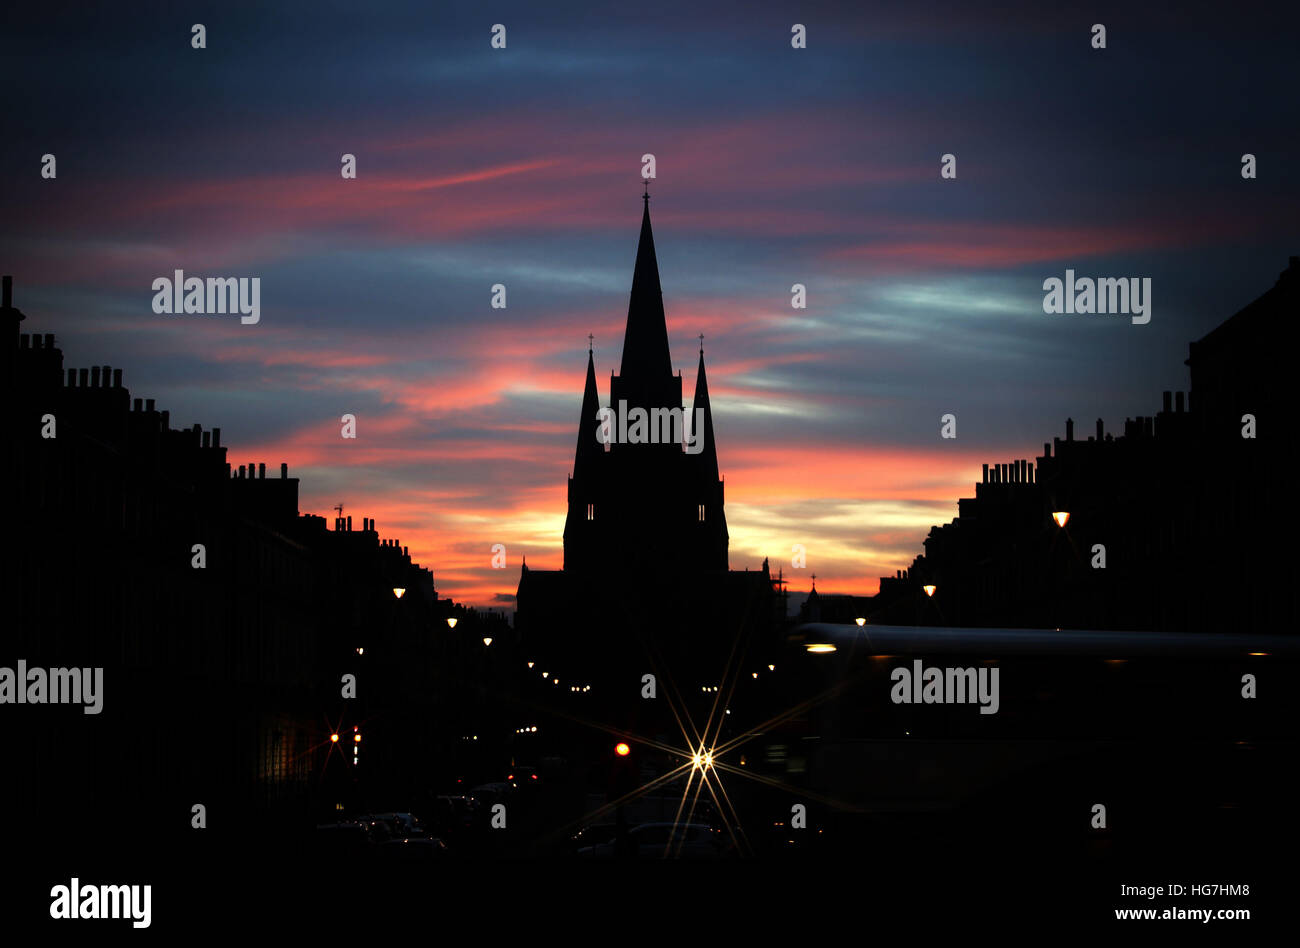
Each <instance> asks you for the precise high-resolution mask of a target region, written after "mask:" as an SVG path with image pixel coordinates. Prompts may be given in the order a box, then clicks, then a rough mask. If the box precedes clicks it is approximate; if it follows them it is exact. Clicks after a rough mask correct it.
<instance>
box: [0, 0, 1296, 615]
mask: <svg viewBox="0 0 1300 948" xmlns="http://www.w3.org/2000/svg"><path fill="white" fill-rule="evenodd" d="M1143 6H1144V7H1146V9H1144V10H1142V11H1141V12H1135V11H1133V10H1131V9H1130V8H1129V7H1130V5H1128V4H1117V5H1111V4H1087V5H1083V6H1080V7H1077V8H1074V9H1070V8H1069V7H1068V6H1066V7H1063V6H1061V5H1056V4H1024V5H1018V4H1008V5H1005V10H1006V11H1007V13H1006V16H1005V18H997V19H991V18H989V17H988V16H987V15H984V14H978V15H977V14H975V13H973V12H967V8H966V6H965V5H963V4H960V3H951V4H925V3H910V4H900V5H897V6H894V5H891V6H890V7H888V8H882V9H881V10H879V11H875V12H873V11H872V10H870V9H868V8H866V6H865V5H862V4H827V3H805V2H794V3H773V2H766V0H763V2H754V3H746V4H743V5H707V4H698V3H688V4H672V3H655V4H650V5H646V4H617V5H612V4H611V5H608V6H602V5H598V4H591V5H587V4H575V3H544V4H540V3H519V2H508V3H500V4H494V5H487V6H484V5H482V4H477V3H465V4H454V5H446V4H433V3H415V2H411V3H399V4H386V5H384V9H383V11H382V12H375V11H374V10H371V9H369V5H367V4H333V3H312V4H276V5H275V8H276V9H275V10H274V11H265V10H257V9H256V8H255V7H252V6H247V5H242V4H236V3H232V4H220V5H214V6H208V5H198V6H195V7H193V8H185V7H183V6H182V5H178V4H172V3H165V4H164V3H157V4H137V5H132V7H133V10H132V12H130V13H127V12H122V10H120V9H119V8H117V7H116V6H113V7H112V8H111V9H110V8H107V7H105V8H103V9H102V10H101V11H100V12H82V11H75V12H63V13H60V12H59V10H58V9H57V7H46V6H42V7H40V8H39V9H38V10H37V11H36V12H34V13H32V14H10V13H6V14H5V17H6V19H7V20H8V24H7V27H6V29H5V30H3V35H2V36H0V43H3V46H2V47H0V53H3V57H2V58H3V62H4V66H3V67H2V68H3V69H4V84H3V91H2V92H0V96H3V98H4V114H5V116H6V118H5V122H6V126H7V128H6V134H5V136H4V143H3V145H2V146H0V174H2V178H0V181H2V182H3V184H2V185H0V213H3V217H4V227H3V229H2V230H0V270H2V271H3V272H4V273H10V274H13V275H14V280H15V304H16V305H17V306H19V307H20V308H21V309H22V310H23V311H24V312H25V313H26V314H27V316H28V322H27V323H25V324H24V329H25V330H30V331H33V332H53V333H55V334H56V335H57V336H58V339H59V344H60V346H61V347H62V349H63V351H64V355H65V360H66V362H65V364H66V365H68V366H82V365H89V364H91V363H95V364H104V363H108V364H111V365H113V366H115V367H122V368H123V369H124V370H125V372H124V374H125V379H124V381H125V384H126V385H127V386H128V387H129V388H130V389H131V391H132V394H133V395H134V396H137V397H146V398H155V399H157V402H158V406H159V407H160V408H165V409H168V410H170V412H171V420H172V424H173V426H175V427H188V426H189V425H191V424H193V423H194V422H201V423H202V424H203V425H204V426H205V427H210V426H219V427H220V428H221V429H222V441H223V444H225V445H227V446H229V447H230V449H231V451H230V460H231V461H232V462H233V463H234V464H235V465H238V464H241V463H247V462H249V461H254V462H257V461H262V462H266V463H267V465H268V467H273V468H274V467H275V466H277V465H278V464H279V462H281V461H287V462H288V463H289V465H290V469H291V473H292V474H293V475H295V476H297V477H300V478H301V479H302V486H301V509H302V511H303V512H304V513H316V514H320V515H323V516H327V517H329V516H332V515H333V514H332V512H331V510H330V508H331V507H332V506H333V505H334V504H336V503H339V502H342V503H343V504H344V505H345V507H346V512H347V513H349V514H352V515H353V517H354V518H355V519H356V520H357V521H359V520H360V518H361V517H363V516H370V517H375V518H376V519H377V520H378V525H379V528H380V532H381V534H382V535H384V536H386V537H396V538H398V539H400V541H401V542H402V543H403V544H405V545H407V546H409V547H410V550H411V554H412V556H413V558H415V559H416V560H418V561H419V562H420V563H421V564H423V565H425V566H428V567H429V568H431V569H432V570H433V572H434V577H435V581H436V583H437V585H438V587H439V591H440V593H441V594H442V595H444V596H447V595H450V596H453V597H455V598H456V599H457V600H462V601H467V602H470V603H473V604H478V605H485V606H493V607H504V608H510V607H511V604H512V601H513V594H514V591H515V588H516V585H517V583H518V577H519V563H520V558H521V557H522V556H524V555H526V556H527V558H528V563H529V565H530V566H536V567H542V568H558V567H559V565H560V562H561V533H562V530H563V526H564V515H565V479H566V476H567V474H568V473H569V471H570V467H571V464H572V460H573V451H574V446H575V441H576V438H577V424H578V410H579V406H580V404H581V398H582V383H583V377H584V372H585V368H586V350H587V334H588V333H589V332H590V333H592V334H594V336H595V359H596V369H597V377H598V379H599V380H600V389H601V394H602V396H603V397H605V398H608V394H609V375H610V372H611V371H613V370H616V369H617V366H618V361H619V357H620V354H621V352H620V348H621V345H622V337H623V325H624V320H625V318H626V315H627V303H628V292H629V289H630V285H631V278H632V264H633V260H634V258H635V254H636V240H637V233H638V228H639V224H640V215H641V199H640V194H641V184H640V168H641V162H640V159H641V156H642V155H643V154H645V153H653V154H654V155H655V157H656V162H657V178H656V179H655V180H654V181H653V182H651V186H650V190H651V215H652V219H653V223H654V230H655V242H656V247H657V250H658V257H659V265H660V276H661V280H662V284H663V291H664V302H665V308H666V311H667V316H668V329H669V336H670V341H671V344H672V355H673V361H674V365H675V367H678V368H681V369H682V371H683V375H684V377H685V381H686V385H685V390H686V391H687V392H688V393H689V392H691V391H693V386H694V375H695V362H696V350H697V346H698V340H697V336H698V335H699V334H700V333H704V335H705V354H706V360H707V363H708V371H709V384H710V394H711V397H712V402H713V411H714V417H715V424H716V430H717V440H718V452H719V461H720V466H721V470H722V472H723V474H724V476H725V479H726V495H727V508H726V512H727V519H728V524H729V526H730V531H731V566H732V568H733V569H741V568H745V567H750V568H756V567H758V566H759V565H760V563H761V562H762V560H763V558H764V557H765V556H768V557H770V558H771V562H772V568H773V570H775V569H776V568H778V567H779V566H784V567H785V569H786V574H787V577H788V578H791V579H792V586H791V588H792V590H794V591H802V590H806V588H807V585H808V576H807V574H809V573H812V572H816V573H817V576H818V587H819V589H822V590H823V591H827V592H856V593H864V594H869V593H872V592H874V591H875V589H876V584H877V580H878V577H879V576H881V575H882V574H892V573H893V571H894V570H895V569H897V568H899V567H903V566H906V565H908V563H910V561H911V559H912V558H913V557H914V556H915V555H916V554H917V553H918V552H920V551H921V548H922V547H921V544H922V541H923V539H924V537H925V535H926V533H927V532H928V530H929V527H930V526H931V525H932V524H936V523H942V522H945V521H948V520H950V519H951V518H952V517H953V516H955V515H956V502H957V499H958V498H959V497H962V496H970V495H971V494H972V491H973V484H974V482H975V481H976V480H978V478H979V476H980V465H981V463H982V462H986V461H987V462H995V461H1008V460H1010V459H1012V458H1015V457H1031V458H1032V457H1033V456H1034V455H1036V454H1038V453H1040V452H1041V450H1042V444H1043V442H1044V441H1048V440H1050V439H1051V438H1052V437H1053V436H1057V435H1063V432H1064V420H1065V418H1066V417H1067V416H1072V417H1073V418H1075V420H1076V422H1077V423H1078V424H1079V425H1080V426H1081V429H1082V431H1083V433H1085V434H1086V433H1089V432H1091V430H1092V426H1093V423H1094V421H1095V419H1096V418H1098V417H1101V418H1103V419H1104V420H1105V422H1106V426H1107V430H1108V431H1119V430H1122V424H1123V420H1124V418H1125V417H1126V416H1134V415H1138V414H1152V413H1154V412H1155V410H1156V409H1158V407H1159V403H1160V392H1161V390H1163V389H1174V390H1177V389H1186V387H1187V375H1186V369H1185V367H1184V365H1183V360H1184V359H1185V358H1186V357H1187V343H1188V342H1189V341H1190V340H1192V339H1195V338H1198V337H1200V336H1202V335H1204V334H1205V333H1206V332H1208V331H1209V330H1210V329H1212V328H1213V327H1214V326H1215V325H1217V324H1218V323H1219V322H1221V321H1222V320H1223V319H1225V318H1227V317H1228V316H1230V315H1231V314H1232V313H1233V312H1235V311H1236V310H1237V309H1238V308H1240V307H1241V306H1243V305H1245V304H1246V303H1247V302H1249V301H1250V300H1252V299H1253V298H1255V297H1256V296H1258V295H1259V294H1260V293H1262V292H1264V291H1265V290H1267V289H1268V288H1269V287H1270V286H1272V284H1273V281H1274V280H1275V279H1276V277H1277V274H1278V272H1280V271H1281V270H1282V269H1283V268H1284V267H1285V265H1286V262H1287V257H1288V255H1290V254H1297V253H1300V241H1297V236H1298V235H1297V228H1296V210H1297V207H1300V200H1298V199H1300V186H1298V185H1297V183H1296V177H1297V175H1296V166H1295V155H1296V146H1297V144H1298V142H1297V138H1300V135H1298V133H1297V128H1298V127H1300V124H1298V123H1297V121H1296V119H1297V109H1296V100H1295V76H1294V71H1293V66H1292V65H1287V64H1291V63H1293V62H1294V48H1293V47H1294V36H1295V34H1294V32H1293V31H1292V30H1291V29H1290V28H1289V27H1288V28H1283V26H1284V24H1280V23H1278V22H1275V21H1272V20H1269V19H1267V18H1262V17H1260V16H1254V15H1252V16H1250V17H1242V18H1241V19H1240V20H1237V19H1226V18H1220V17H1219V16H1218V15H1217V14H1216V15H1213V16H1212V15H1210V14H1209V13H1205V14H1202V15H1199V16H1197V17H1196V18H1195V19H1194V20H1192V19H1189V18H1188V14H1187V13H1186V12H1185V11H1186V10H1187V5H1186V4H1179V5H1169V6H1167V7H1166V6H1164V5H1158V4H1157V5H1143ZM1179 10H1181V11H1184V12H1183V13H1181V14H1178V15H1174V14H1173V13H1171V11H1179ZM196 11H198V12H196ZM22 17H29V18H28V19H22ZM193 23H203V24H204V25H205V26H206V28H207V48H206V49H203V50H196V49H192V48H191V46H190V35H191V33H190V27H191V25H192V24H193ZM495 23H501V24H504V25H505V27H506V30H507V47H506V49H504V50H498V49H492V48H491V47H490V45H489V43H490V39H491V30H492V26H493V24H495ZM794 23H802V24H804V25H805V26H806V27H807V35H808V48H807V49H802V50H795V49H792V48H791V46H790V35H791V34H790V28H791V25H792V24H794ZM1093 23H1103V24H1105V25H1106V27H1107V31H1108V38H1107V48H1106V49H1104V50H1097V49H1093V48H1092V47H1091V45H1090V37H1091V34H1090V28H1091V26H1092V24H1093ZM1252 50H1254V51H1259V55H1253V54H1252ZM1288 51H1289V52H1288ZM51 63H57V64H58V66H57V68H53V67H51ZM1243 63H1245V64H1246V65H1242V64H1243ZM1247 152H1249V153H1253V154H1254V155H1256V157H1257V161H1258V168H1259V177H1258V179H1256V180H1250V181H1247V180H1243V178H1242V176H1241V174H1240V168H1241V156H1242V154H1243V153H1247ZM46 153H52V154H54V155H55V156H56V159H57V178H55V179H54V180H44V179H42V177H41V175H40V167H41V156H42V155H43V154H46ZM344 153H352V154H355V155H356V158H357V168H358V177H357V179H356V180H344V179H343V178H342V177H341V176H340V174H339V169H340V157H341V156H342V155H343V154H344ZM944 153H952V154H954V155H955V156H956V159H957V178H956V179H955V180H942V179H941V178H940V174H939V170H940V156H941V155H943V154H944ZM1066 268H1072V269H1074V270H1076V271H1077V273H1078V275H1079V276H1092V277H1102V276H1109V277H1150V278H1151V280H1152V285H1153V290H1152V303H1153V308H1152V319H1151V322H1150V324H1148V325H1145V326H1135V325H1132V324H1131V323H1130V321H1129V319H1128V318H1127V317H1099V316H1079V315H1070V316H1049V315H1045V314H1044V313H1043V310H1042V300H1043V289H1042V283H1043V281H1044V280H1045V279H1047V278H1049V277H1053V276H1055V277H1058V278H1059V277H1063V276H1064V272H1065V270H1066ZM176 269H182V270H184V271H185V272H186V274H187V275H190V276H235V277H240V276H247V277H253V276H256V277H260V278H261V281H262V291H261V305H262V318H261V322H260V323H259V324H258V325H255V326H246V325H241V324H240V322H239V320H238V319H237V318H232V317H216V316H160V315H156V314H154V313H153V311H152V309H151V305H150V303H151V300H152V298H153V292H152V290H151V284H152V281H153V280H154V279H155V278H157V277H161V276H168V277H170V276H171V274H172V271H173V270H176ZM495 283H504V284H505V285H506V287H507V289H508V304H509V305H508V308H506V309H504V310H499V309H492V308H491V306H490V305H489V303H490V296H491V286H492V285H493V284H495ZM794 283H803V284H805V285H806V286H807V288H808V307H807V309H805V310H794V309H792V308H791V305H790V287H791V285H792V284H794ZM345 412H352V413H354V414H355V415H356V416H357V428H358V438H357V440H355V441H348V440H343V439H342V438H341V437H340V422H339V418H340V416H341V415H342V414H343V413H345ZM946 412H952V413H954V414H955V415H956V416H957V419H958V437H957V439H956V440H952V441H946V440H941V439H940V437H939V427H940V422H939V419H940V416H941V415H943V414H944V413H946ZM494 543H504V544H505V545H506V548H507V556H508V568H507V569H506V570H504V571H502V570H493V569H492V568H491V566H490V560H491V547H492V545H493V544H494ZM796 543H800V544H803V545H804V546H806V548H807V551H808V559H807V569H806V570H805V571H792V570H791V568H790V565H791V564H790V553H791V546H792V545H793V544H796ZM792 572H795V573H796V575H794V576H791V573H792Z"/></svg>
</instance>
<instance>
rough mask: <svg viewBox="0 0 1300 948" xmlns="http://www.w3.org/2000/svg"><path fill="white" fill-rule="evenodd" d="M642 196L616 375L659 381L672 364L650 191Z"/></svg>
mask: <svg viewBox="0 0 1300 948" xmlns="http://www.w3.org/2000/svg"><path fill="white" fill-rule="evenodd" d="M642 199H643V200H644V201H645V209H644V210H643V211H642V214H641V239H640V241H639V243H638V244H637V248H636V269H635V270H634V271H633V273H632V297H631V299H630V300H629V302H628V307H627V331H626V332H625V334H624V336H623V362H622V365H621V366H620V367H619V373H618V374H619V375H620V376H622V377H624V378H631V379H643V380H648V379H654V380H658V379H660V378H663V377H665V376H671V375H672V374H673V365H672V357H671V355H670V354H669V350H668V324H667V322H666V321H665V319H664V299H663V291H662V290H661V289H660V286H659V261H658V260H657V259H656V258H655V238H654V234H653V233H652V232H651V230H650V195H649V193H646V194H644V195H643V196H642Z"/></svg>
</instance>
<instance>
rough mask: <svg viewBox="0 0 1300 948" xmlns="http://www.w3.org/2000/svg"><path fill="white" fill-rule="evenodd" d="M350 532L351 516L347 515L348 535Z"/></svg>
mask: <svg viewBox="0 0 1300 948" xmlns="http://www.w3.org/2000/svg"><path fill="white" fill-rule="evenodd" d="M351 532H352V515H351V514H348V533H351Z"/></svg>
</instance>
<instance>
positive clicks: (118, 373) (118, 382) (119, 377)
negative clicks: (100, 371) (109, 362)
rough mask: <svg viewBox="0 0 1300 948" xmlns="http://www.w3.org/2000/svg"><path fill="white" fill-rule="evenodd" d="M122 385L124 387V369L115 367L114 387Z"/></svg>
mask: <svg viewBox="0 0 1300 948" xmlns="http://www.w3.org/2000/svg"><path fill="white" fill-rule="evenodd" d="M121 387H122V370H121V369H114V370H113V388H121Z"/></svg>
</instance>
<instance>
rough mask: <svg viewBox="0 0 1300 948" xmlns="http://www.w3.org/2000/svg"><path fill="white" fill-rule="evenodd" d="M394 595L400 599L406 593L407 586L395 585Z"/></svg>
mask: <svg viewBox="0 0 1300 948" xmlns="http://www.w3.org/2000/svg"><path fill="white" fill-rule="evenodd" d="M393 595H394V596H396V597H397V598H398V599H401V598H402V597H403V596H405V595H406V587H404V586H394V587H393Z"/></svg>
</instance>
